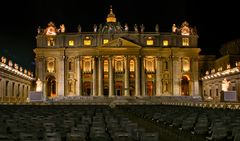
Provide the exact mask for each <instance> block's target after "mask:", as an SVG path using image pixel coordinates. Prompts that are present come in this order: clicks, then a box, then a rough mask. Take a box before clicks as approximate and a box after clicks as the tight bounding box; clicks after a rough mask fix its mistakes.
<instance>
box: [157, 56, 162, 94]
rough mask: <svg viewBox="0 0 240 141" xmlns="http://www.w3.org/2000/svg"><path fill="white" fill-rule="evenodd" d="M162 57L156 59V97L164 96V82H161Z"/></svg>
mask: <svg viewBox="0 0 240 141" xmlns="http://www.w3.org/2000/svg"><path fill="white" fill-rule="evenodd" d="M161 65H162V64H161V57H157V58H156V96H160V95H161V94H162V92H161V89H162V82H161V69H160V68H161Z"/></svg>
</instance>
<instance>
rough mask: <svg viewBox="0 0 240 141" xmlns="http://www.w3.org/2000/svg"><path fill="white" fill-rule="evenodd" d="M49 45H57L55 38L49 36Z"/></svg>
mask: <svg viewBox="0 0 240 141" xmlns="http://www.w3.org/2000/svg"><path fill="white" fill-rule="evenodd" d="M47 44H48V46H55V41H54V39H53V38H48V42H47Z"/></svg>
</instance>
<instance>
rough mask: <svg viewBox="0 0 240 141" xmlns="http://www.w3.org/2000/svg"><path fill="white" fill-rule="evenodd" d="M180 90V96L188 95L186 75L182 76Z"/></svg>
mask: <svg viewBox="0 0 240 141" xmlns="http://www.w3.org/2000/svg"><path fill="white" fill-rule="evenodd" d="M181 91H182V92H181V95H182V96H189V78H188V77H187V76H183V77H182V81H181Z"/></svg>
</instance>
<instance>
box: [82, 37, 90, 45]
mask: <svg viewBox="0 0 240 141" xmlns="http://www.w3.org/2000/svg"><path fill="white" fill-rule="evenodd" d="M83 44H84V45H85V46H90V45H91V44H92V41H91V39H90V38H89V37H86V38H85V39H84V41H83Z"/></svg>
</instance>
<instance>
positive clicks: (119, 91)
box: [115, 81, 123, 96]
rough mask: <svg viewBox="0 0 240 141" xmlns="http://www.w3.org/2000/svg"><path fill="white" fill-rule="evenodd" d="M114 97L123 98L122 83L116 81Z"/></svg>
mask: <svg viewBox="0 0 240 141" xmlns="http://www.w3.org/2000/svg"><path fill="white" fill-rule="evenodd" d="M115 85H116V87H115V88H116V91H115V92H116V96H123V93H122V89H123V82H122V81H116V83H115Z"/></svg>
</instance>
